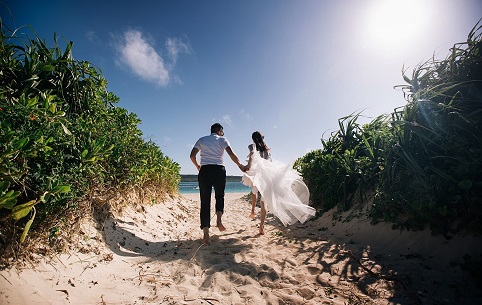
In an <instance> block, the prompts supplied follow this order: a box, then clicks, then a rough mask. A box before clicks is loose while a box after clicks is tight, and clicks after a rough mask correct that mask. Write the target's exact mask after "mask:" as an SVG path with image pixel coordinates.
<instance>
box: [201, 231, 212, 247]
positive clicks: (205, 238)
mask: <svg viewBox="0 0 482 305" xmlns="http://www.w3.org/2000/svg"><path fill="white" fill-rule="evenodd" d="M201 243H202V244H203V245H209V244H210V243H211V242H210V241H209V228H203V239H202V241H201Z"/></svg>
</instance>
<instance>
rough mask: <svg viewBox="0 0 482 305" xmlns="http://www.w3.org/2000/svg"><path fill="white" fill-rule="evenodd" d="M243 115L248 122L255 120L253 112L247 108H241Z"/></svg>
mask: <svg viewBox="0 0 482 305" xmlns="http://www.w3.org/2000/svg"><path fill="white" fill-rule="evenodd" d="M241 115H242V116H243V118H245V119H246V121H248V122H251V121H252V120H253V117H252V116H251V114H250V113H249V112H247V111H246V110H244V109H241Z"/></svg>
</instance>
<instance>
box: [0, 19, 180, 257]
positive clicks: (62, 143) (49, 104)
mask: <svg viewBox="0 0 482 305" xmlns="http://www.w3.org/2000/svg"><path fill="white" fill-rule="evenodd" d="M0 27H1V33H0V50H1V52H0V71H1V72H0V140H1V141H0V235H1V236H6V235H7V236H9V237H11V238H13V237H15V236H14V235H15V234H16V233H15V232H17V230H16V229H15V228H16V227H18V226H20V227H21V228H22V230H21V232H23V233H22V235H21V236H20V240H21V241H22V242H23V241H24V240H25V236H26V234H27V232H28V231H29V230H30V229H37V230H42V229H43V230H47V231H48V230H50V229H49V228H42V226H41V224H42V223H43V222H46V221H47V220H48V219H52V218H59V219H62V218H63V216H65V215H67V214H68V213H69V212H71V211H73V210H75V209H76V208H77V207H78V203H79V202H80V201H82V200H86V199H88V195H89V194H91V193H92V192H93V191H102V190H105V189H123V188H130V187H138V188H143V187H150V188H153V189H155V190H156V192H159V193H163V194H168V193H175V192H177V186H178V184H179V181H180V174H179V171H180V167H179V165H178V164H177V163H175V162H173V161H172V160H171V159H170V158H168V157H166V156H164V155H163V153H162V152H161V150H160V149H159V147H158V146H156V145H155V143H153V142H152V141H146V140H144V139H143V137H142V132H141V131H140V130H139V128H138V125H139V123H140V120H139V119H138V118H137V116H136V115H135V114H133V113H128V112H127V111H126V110H125V109H123V108H120V107H115V106H114V104H115V103H117V102H118V101H119V98H118V97H117V96H115V95H114V94H113V93H110V92H108V91H107V81H106V80H105V79H104V78H103V77H102V74H101V72H100V71H99V70H98V69H97V68H95V67H93V66H92V65H91V64H90V63H88V62H85V61H76V60H74V59H73V56H72V48H73V42H67V43H66V44H65V49H62V48H61V46H60V44H59V41H58V39H57V37H56V35H54V47H53V48H49V47H48V46H47V43H46V42H45V41H43V40H41V39H40V38H39V37H38V36H36V35H35V33H34V31H33V29H31V28H30V29H31V31H32V33H33V37H34V38H30V37H29V36H22V37H20V36H19V35H18V31H17V30H13V31H12V30H10V29H9V28H7V27H6V26H5V25H4V24H3V23H0ZM107 135H109V136H107ZM27 216H29V217H27ZM24 218H25V219H24ZM27 218H28V220H27ZM56 230H57V229H56ZM12 240H13V239H12ZM9 245H11V244H8V243H7V246H6V247H7V248H8V246H9ZM4 253H5V252H4Z"/></svg>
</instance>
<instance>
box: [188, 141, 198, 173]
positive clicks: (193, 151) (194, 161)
mask: <svg viewBox="0 0 482 305" xmlns="http://www.w3.org/2000/svg"><path fill="white" fill-rule="evenodd" d="M198 152H199V149H197V148H196V147H193V149H192V150H191V154H190V155H189V158H191V161H192V163H194V166H196V168H197V170H198V171H199V170H200V169H201V166H200V165H199V164H198V163H197V159H196V155H197V153H198Z"/></svg>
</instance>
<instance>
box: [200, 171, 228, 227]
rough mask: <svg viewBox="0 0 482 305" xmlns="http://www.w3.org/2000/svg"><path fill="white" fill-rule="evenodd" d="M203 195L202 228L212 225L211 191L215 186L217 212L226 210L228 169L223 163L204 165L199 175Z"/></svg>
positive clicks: (201, 194)
mask: <svg viewBox="0 0 482 305" xmlns="http://www.w3.org/2000/svg"><path fill="white" fill-rule="evenodd" d="M198 183H199V192H200V196H201V229H202V228H209V227H211V224H210V222H211V192H212V188H213V187H214V197H215V199H216V212H224V189H225V187H226V169H225V168H224V166H222V165H203V166H201V169H200V170H199V175H198Z"/></svg>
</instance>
